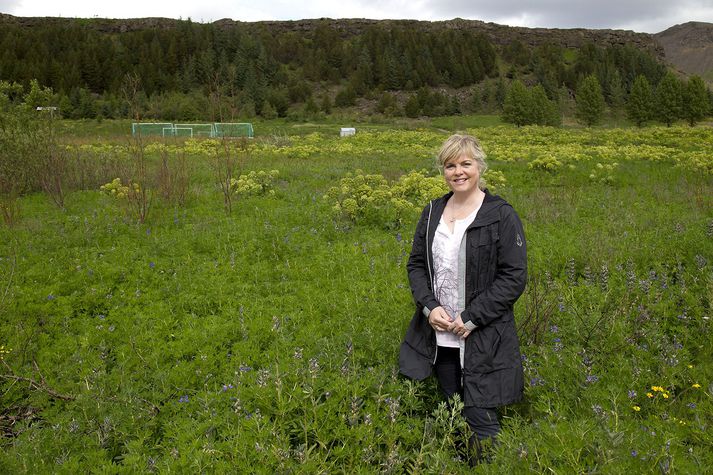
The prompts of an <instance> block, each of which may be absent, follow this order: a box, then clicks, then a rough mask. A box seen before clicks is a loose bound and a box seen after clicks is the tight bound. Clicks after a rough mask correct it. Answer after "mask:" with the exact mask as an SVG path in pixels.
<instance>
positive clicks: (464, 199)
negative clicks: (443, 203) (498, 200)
mask: <svg viewBox="0 0 713 475" xmlns="http://www.w3.org/2000/svg"><path fill="white" fill-rule="evenodd" d="M484 197H485V193H484V192H483V190H481V189H480V188H476V189H475V190H474V191H472V192H469V193H453V196H451V201H452V202H453V204H454V205H458V207H465V206H468V205H474V204H477V203H479V202H480V201H482V200H483V198H484Z"/></svg>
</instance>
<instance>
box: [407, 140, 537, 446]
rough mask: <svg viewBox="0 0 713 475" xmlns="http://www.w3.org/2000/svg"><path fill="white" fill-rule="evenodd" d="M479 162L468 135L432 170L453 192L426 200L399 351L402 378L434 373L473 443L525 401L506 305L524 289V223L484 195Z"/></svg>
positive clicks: (446, 148)
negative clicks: (411, 311)
mask: <svg viewBox="0 0 713 475" xmlns="http://www.w3.org/2000/svg"><path fill="white" fill-rule="evenodd" d="M484 159H485V154H484V152H483V150H482V148H481V147H480V144H479V143H478V141H477V140H476V139H475V137H472V136H469V135H453V136H451V137H449V138H448V139H447V140H446V141H445V142H444V143H443V146H442V147H441V150H440V152H439V154H438V165H439V168H442V170H443V176H444V178H445V181H446V184H447V185H448V187H449V188H450V190H451V191H450V192H449V193H448V194H446V195H444V196H442V197H441V198H438V199H436V200H433V201H431V202H430V203H429V204H428V206H426V208H425V209H424V210H423V213H422V214H421V219H420V220H419V222H418V225H417V226H416V233H415V235H414V239H413V248H412V250H411V255H410V257H409V261H408V264H407V269H408V277H409V282H410V285H411V292H412V293H413V297H414V300H415V302H416V313H415V315H414V316H413V318H412V320H411V323H410V325H409V328H408V330H407V332H406V337H405V339H404V341H403V343H402V344H401V351H400V355H399V366H400V370H401V373H403V374H404V375H406V376H408V377H409V378H412V379H417V380H422V379H425V378H427V377H428V376H430V375H431V373H432V372H435V374H436V377H437V379H438V382H439V385H440V388H441V391H442V392H443V394H444V396H445V397H446V398H447V399H450V398H451V397H453V396H454V395H456V394H458V395H459V396H460V397H461V399H462V400H463V402H464V403H465V409H464V416H465V418H466V420H467V422H468V424H469V426H470V427H471V429H472V432H473V435H472V436H471V439H470V440H471V445H474V446H475V447H476V449H477V450H478V458H480V456H481V450H480V447H481V446H482V444H481V442H482V441H483V440H484V439H488V438H491V439H492V438H494V437H495V436H496V435H497V434H498V433H499V431H500V424H499V422H498V417H497V413H496V411H495V409H496V408H497V407H499V406H503V405H506V404H510V403H513V402H517V401H518V400H520V399H521V397H522V391H523V372H522V363H521V360H520V349H519V343H518V338H517V332H516V330H515V321H514V315H513V305H514V304H515V301H516V300H517V299H518V297H519V296H520V295H521V294H522V292H523V290H524V289H525V281H526V279H527V251H526V245H525V235H524V233H523V229H522V224H521V223H520V219H519V218H518V216H517V213H515V211H514V210H513V208H512V207H511V206H510V205H509V204H508V203H507V202H506V201H505V200H503V199H502V198H500V197H498V196H495V195H491V194H490V193H489V192H488V190H487V189H485V190H481V187H480V185H481V182H480V177H481V175H482V174H483V172H485V169H486V167H487V166H486V164H485V160H484Z"/></svg>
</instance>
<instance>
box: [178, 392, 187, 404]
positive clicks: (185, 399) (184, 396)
mask: <svg viewBox="0 0 713 475" xmlns="http://www.w3.org/2000/svg"><path fill="white" fill-rule="evenodd" d="M178 402H188V396H186V395H185V394H184V395H183V396H181V397H180V398H178Z"/></svg>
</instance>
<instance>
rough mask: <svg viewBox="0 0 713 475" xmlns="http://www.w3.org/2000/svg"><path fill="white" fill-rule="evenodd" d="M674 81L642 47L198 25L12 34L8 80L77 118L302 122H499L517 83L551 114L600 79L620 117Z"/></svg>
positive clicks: (2, 49)
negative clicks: (633, 102)
mask: <svg viewBox="0 0 713 475" xmlns="http://www.w3.org/2000/svg"><path fill="white" fill-rule="evenodd" d="M665 71H666V70H665V67H664V66H663V65H662V64H660V63H659V62H658V61H657V60H656V59H655V58H653V57H652V56H650V55H649V54H648V53H646V52H644V51H641V50H638V49H636V48H634V47H633V46H621V45H617V46H610V47H598V46H595V45H592V44H588V45H585V46H583V47H581V48H579V49H571V48H564V47H562V46H559V45H555V44H545V45H541V46H538V47H531V46H528V45H524V44H523V43H521V42H518V41H515V42H511V43H509V44H508V45H507V46H505V47H500V46H496V45H495V44H493V42H492V41H491V40H490V39H489V38H488V37H486V36H485V35H483V34H482V33H478V32H474V31H470V30H457V29H443V30H435V29H433V30H432V29H424V28H423V27H421V28H419V27H417V26H410V25H397V26H393V25H392V26H389V27H387V26H386V25H382V24H378V23H377V24H374V25H370V26H367V27H366V28H364V30H363V31H362V32H360V33H358V34H356V33H355V34H349V35H347V34H343V32H341V31H339V30H338V29H336V28H333V27H332V26H330V25H329V24H327V23H326V22H323V23H319V24H317V26H316V27H315V28H313V29H311V30H308V31H297V30H289V29H280V28H276V27H272V26H269V25H266V24H251V23H245V24H237V25H234V26H231V27H221V26H219V25H216V24H202V23H194V22H192V21H190V20H186V21H177V22H176V23H175V26H174V27H170V28H160V29H159V28H153V29H152V28H148V27H147V28H143V29H136V30H132V31H125V32H120V31H105V30H104V31H102V30H100V29H99V28H96V27H94V26H93V23H92V20H66V21H54V22H47V23H46V24H42V25H41V26H33V27H31V28H30V27H23V26H21V25H17V24H13V23H7V24H4V25H3V28H2V29H0V79H2V80H4V81H6V82H7V83H8V84H15V85H17V86H18V87H21V88H22V90H21V93H20V92H17V93H14V95H13V93H11V94H10V96H11V97H14V98H17V99H20V98H22V97H24V95H25V94H27V93H28V92H29V91H30V90H31V88H32V86H31V82H32V81H33V80H36V81H37V86H38V87H40V88H41V89H42V90H45V89H47V90H48V91H50V92H51V97H50V98H49V99H48V102H51V105H55V106H58V107H59V110H60V113H61V114H62V116H64V117H69V118H102V117H105V118H120V117H131V118H133V119H136V120H150V119H162V120H174V121H178V120H214V121H230V120H236V119H238V118H250V117H253V116H256V115H259V116H262V117H266V118H272V117H288V116H289V117H298V118H301V117H313V116H318V115H324V114H330V113H332V112H334V110H335V109H345V108H351V107H354V106H355V105H360V107H362V109H360V111H361V112H364V110H363V109H364V107H363V106H364V105H366V112H367V113H380V114H386V115H405V116H410V117H417V116H420V115H443V114H457V113H461V112H497V111H501V110H502V109H503V107H504V106H505V102H506V101H505V96H506V92H507V90H508V85H509V84H511V83H512V84H515V83H516V81H517V80H518V79H525V80H527V81H528V82H530V83H535V84H537V85H538V89H537V91H536V92H535V95H536V96H537V97H536V99H535V100H536V102H537V103H538V104H548V103H546V102H545V99H547V100H548V101H550V102H558V101H559V100H560V98H561V97H562V96H564V95H566V94H570V95H571V94H572V93H573V92H574V91H576V90H577V89H578V87H579V84H580V83H581V82H582V80H583V78H585V77H587V76H592V75H594V76H596V78H597V80H598V82H599V84H600V87H601V92H602V95H603V98H604V100H605V102H606V104H608V105H609V106H610V107H612V108H621V107H623V106H624V103H625V102H626V99H627V98H628V97H629V95H630V92H631V90H632V88H633V86H634V82H635V79H636V78H637V77H639V76H642V77H644V78H645V79H646V80H647V81H648V82H649V83H650V84H659V82H660V81H661V79H662V78H663V77H664V76H665ZM510 89H512V87H511V88H510ZM48 105H49V104H48ZM548 107H549V106H548ZM506 115H507V114H506ZM555 115H556V113H555V111H554V109H553V110H549V111H548V112H545V113H544V116H547V117H550V118H549V119H547V120H545V119H541V118H538V119H537V121H542V120H545V121H546V122H548V121H549V122H552V121H553V120H554V116H555Z"/></svg>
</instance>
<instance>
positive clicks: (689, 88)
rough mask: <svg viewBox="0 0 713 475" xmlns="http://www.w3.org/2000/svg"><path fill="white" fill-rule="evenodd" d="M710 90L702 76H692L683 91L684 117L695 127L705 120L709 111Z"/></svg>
mask: <svg viewBox="0 0 713 475" xmlns="http://www.w3.org/2000/svg"><path fill="white" fill-rule="evenodd" d="M709 105H710V104H709V102H708V91H707V90H706V85H705V83H704V82H703V79H701V77H700V76H695V75H694V76H691V78H690V79H689V80H688V82H687V83H686V87H685V89H684V91H683V117H684V118H685V119H686V120H687V121H688V124H689V125H690V126H691V127H693V126H694V125H696V123H697V122H700V121H701V120H703V118H704V117H706V116H707V115H708V113H709V112H710V111H709Z"/></svg>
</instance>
